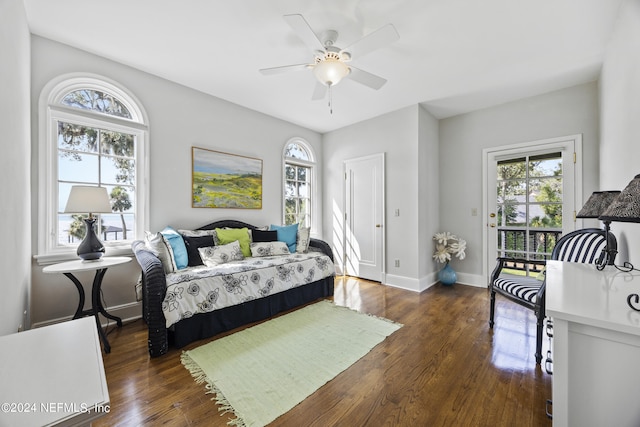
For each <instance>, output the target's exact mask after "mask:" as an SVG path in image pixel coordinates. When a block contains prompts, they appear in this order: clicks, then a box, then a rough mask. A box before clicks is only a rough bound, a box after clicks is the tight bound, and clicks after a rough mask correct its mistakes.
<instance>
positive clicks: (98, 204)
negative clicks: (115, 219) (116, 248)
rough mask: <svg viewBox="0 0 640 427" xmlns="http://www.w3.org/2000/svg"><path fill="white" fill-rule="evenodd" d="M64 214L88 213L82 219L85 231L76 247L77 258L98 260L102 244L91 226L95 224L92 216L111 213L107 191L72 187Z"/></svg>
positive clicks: (101, 253) (79, 186)
mask: <svg viewBox="0 0 640 427" xmlns="http://www.w3.org/2000/svg"><path fill="white" fill-rule="evenodd" d="M64 212H65V213H83V214H84V213H89V217H88V218H84V223H85V225H86V228H87V231H86V233H85V236H84V239H83V240H82V242H80V245H78V256H79V257H80V258H82V259H83V260H85V261H90V260H98V259H100V258H101V257H102V255H103V254H104V244H103V243H102V242H101V241H100V239H99V238H98V236H96V233H95V231H94V228H93V226H94V224H95V222H96V217H94V216H93V214H94V213H111V212H112V211H111V203H110V201H109V194H108V193H107V189H106V188H104V187H92V186H89V185H74V186H72V187H71V192H70V193H69V200H67V206H66V207H65V209H64Z"/></svg>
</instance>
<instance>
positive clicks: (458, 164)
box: [439, 82, 599, 286]
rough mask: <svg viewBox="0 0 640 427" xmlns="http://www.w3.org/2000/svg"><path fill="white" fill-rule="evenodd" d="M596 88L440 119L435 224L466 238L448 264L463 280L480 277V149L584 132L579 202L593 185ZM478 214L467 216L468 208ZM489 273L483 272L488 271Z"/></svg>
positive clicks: (478, 281) (595, 182)
mask: <svg viewBox="0 0 640 427" xmlns="http://www.w3.org/2000/svg"><path fill="white" fill-rule="evenodd" d="M598 132H599V129H598V90H597V85H596V83H595V82H593V83H587V84H584V85H579V86H575V87H570V88H567V89H563V90H558V91H555V92H551V93H548V94H544V95H540V96H535V97H531V98H526V99H522V100H518V101H514V102H510V103H507V104H503V105H499V106H496V107H492V108H486V109H482V110H478V111H474V112H471V113H468V114H463V115H459V116H456V117H452V118H448V119H444V120H441V121H440V165H441V168H440V204H439V205H440V228H441V229H442V231H450V232H452V233H454V234H457V235H459V236H460V237H462V238H463V239H466V240H467V252H466V253H467V258H466V259H465V260H463V261H459V260H457V259H455V260H453V261H452V263H451V265H452V266H453V267H454V269H455V270H456V271H458V272H459V273H461V274H459V276H462V277H464V278H465V281H466V282H476V283H475V284H476V285H479V286H484V285H486V283H487V282H486V279H485V278H484V277H483V276H482V271H483V269H482V267H483V266H482V251H483V243H482V231H483V227H484V226H485V225H484V224H483V223H482V206H483V204H482V202H483V201H482V150H483V149H484V148H489V147H498V146H501V145H508V144H515V143H520V142H528V141H536V140H541V139H545V138H553V137H560V136H566V135H573V134H582V135H583V177H582V178H583V200H584V201H586V197H588V196H589V195H590V194H591V193H592V192H593V191H595V190H597V189H598V153H599V152H598V141H599V137H598ZM473 208H476V209H478V216H472V215H471V212H472V209H473ZM490 272H491V271H489V272H488V273H490Z"/></svg>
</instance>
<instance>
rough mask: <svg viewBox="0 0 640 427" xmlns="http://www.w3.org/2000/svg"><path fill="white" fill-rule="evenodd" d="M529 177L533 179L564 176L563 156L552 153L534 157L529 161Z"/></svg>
mask: <svg viewBox="0 0 640 427" xmlns="http://www.w3.org/2000/svg"><path fill="white" fill-rule="evenodd" d="M529 175H530V176H532V177H540V176H560V175H562V155H561V154H560V153H551V154H544V155H541V156H532V157H531V158H530V159H529Z"/></svg>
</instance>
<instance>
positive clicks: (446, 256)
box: [433, 231, 467, 263]
mask: <svg viewBox="0 0 640 427" xmlns="http://www.w3.org/2000/svg"><path fill="white" fill-rule="evenodd" d="M433 240H435V241H436V251H435V252H434V253H433V259H435V260H436V261H438V262H440V263H449V261H451V254H453V255H454V256H455V257H457V258H458V259H460V260H463V259H464V257H465V253H464V251H465V250H466V249H467V242H466V240H464V239H461V238H459V237H458V236H456V235H455V234H451V233H449V232H448V231H445V232H444V233H436V234H435V236H433Z"/></svg>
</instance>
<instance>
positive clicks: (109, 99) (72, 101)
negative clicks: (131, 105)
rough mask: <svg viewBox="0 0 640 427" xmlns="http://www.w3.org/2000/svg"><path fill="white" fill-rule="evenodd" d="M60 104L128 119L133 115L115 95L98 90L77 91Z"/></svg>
mask: <svg viewBox="0 0 640 427" xmlns="http://www.w3.org/2000/svg"><path fill="white" fill-rule="evenodd" d="M60 103H61V104H63V105H67V106H69V107H73V108H79V109H81V110H91V111H95V112H98V113H103V114H108V115H110V116H117V117H124V118H127V119H130V118H131V113H129V110H128V109H127V107H125V106H124V104H122V102H120V101H119V100H118V99H117V98H115V97H114V96H113V95H111V94H109V93H105V92H101V91H98V90H92V89H81V90H75V91H73V92H70V93H68V94H67V95H66V96H65V97H64V98H63V99H62V101H61V102H60Z"/></svg>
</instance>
